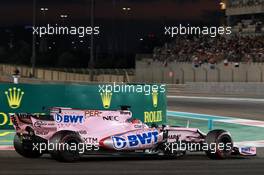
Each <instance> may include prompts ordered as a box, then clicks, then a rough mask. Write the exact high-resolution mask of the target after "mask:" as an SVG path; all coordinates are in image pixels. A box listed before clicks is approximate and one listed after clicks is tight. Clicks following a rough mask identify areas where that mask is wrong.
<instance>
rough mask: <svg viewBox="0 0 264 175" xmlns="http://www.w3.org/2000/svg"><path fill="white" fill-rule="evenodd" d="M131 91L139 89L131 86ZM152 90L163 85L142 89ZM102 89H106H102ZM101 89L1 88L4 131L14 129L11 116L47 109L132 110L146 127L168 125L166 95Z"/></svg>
mask: <svg viewBox="0 0 264 175" xmlns="http://www.w3.org/2000/svg"><path fill="white" fill-rule="evenodd" d="M129 86H130V87H131V88H132V87H134V88H135V87H136V86H138V85H129ZM140 86H144V87H148V88H146V89H152V87H153V86H155V87H156V86H160V85H158V84H157V85H145V84H144V85H140ZM101 87H102V85H101ZM100 89H101V88H99V85H64V84H56V85H52V84H16V85H15V84H8V83H6V84H4V83H1V84H0V129H13V126H12V123H11V121H10V119H9V116H8V114H9V113H18V112H21V113H44V112H47V111H45V110H43V107H46V108H47V107H54V106H56V107H71V108H79V109H98V110H117V109H120V105H129V106H131V109H130V110H131V111H132V112H133V117H134V118H138V119H140V120H142V121H143V122H145V123H149V124H151V123H164V122H166V107H167V102H166V92H163V93H162V92H159V91H158V92H156V93H152V92H150V93H147V94H148V95H145V94H146V93H138V92H139V91H137V92H132V91H122V92H117V91H112V92H111V93H110V92H108V93H105V92H103V91H102V89H101V90H100Z"/></svg>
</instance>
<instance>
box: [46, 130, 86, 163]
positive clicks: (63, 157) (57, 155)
mask: <svg viewBox="0 0 264 175" xmlns="http://www.w3.org/2000/svg"><path fill="white" fill-rule="evenodd" d="M49 142H50V144H52V145H53V148H54V149H52V150H49V152H50V154H51V156H52V157H53V158H54V159H56V160H58V161H61V162H75V161H78V160H79V159H80V153H79V150H78V144H80V143H82V140H81V137H80V135H79V134H78V133H76V132H74V131H58V132H56V133H55V134H54V135H53V136H52V137H51V139H50V140H49ZM72 144H75V145H76V149H74V150H73V149H71V148H70V147H71V145H72ZM67 145H68V146H69V147H67Z"/></svg>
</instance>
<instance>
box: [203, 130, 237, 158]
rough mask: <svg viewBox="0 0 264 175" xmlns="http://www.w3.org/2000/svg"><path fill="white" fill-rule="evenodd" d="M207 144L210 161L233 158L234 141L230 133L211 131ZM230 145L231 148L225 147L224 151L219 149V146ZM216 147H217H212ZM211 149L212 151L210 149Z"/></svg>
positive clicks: (206, 139) (207, 137) (206, 140)
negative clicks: (221, 144)
mask: <svg viewBox="0 0 264 175" xmlns="http://www.w3.org/2000/svg"><path fill="white" fill-rule="evenodd" d="M205 142H206V143H207V144H208V146H209V149H208V150H206V151H205V152H206V155H207V156H208V157H209V158H210V159H227V158H229V157H230V156H231V154H232V150H233V140H232V137H231V135H230V133H229V132H227V131H225V130H221V129H219V130H212V131H210V132H209V133H208V134H207V136H206V138H205ZM220 143H223V144H225V145H226V144H228V145H229V146H230V147H228V148H227V147H225V148H224V149H219V144H220ZM211 145H215V146H216V147H213V148H214V149H212V147H210V146H211ZM210 148H211V149H210Z"/></svg>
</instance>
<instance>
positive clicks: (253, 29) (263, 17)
mask: <svg viewBox="0 0 264 175" xmlns="http://www.w3.org/2000/svg"><path fill="white" fill-rule="evenodd" d="M223 3H224V4H225V8H226V9H225V10H226V16H227V25H229V26H232V28H233V33H234V34H237V33H239V34H241V35H264V0H224V1H223Z"/></svg>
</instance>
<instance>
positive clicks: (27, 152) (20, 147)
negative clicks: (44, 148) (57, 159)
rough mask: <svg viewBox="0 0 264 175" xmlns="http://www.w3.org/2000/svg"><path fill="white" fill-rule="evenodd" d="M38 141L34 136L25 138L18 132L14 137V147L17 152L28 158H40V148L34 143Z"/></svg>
mask: <svg viewBox="0 0 264 175" xmlns="http://www.w3.org/2000/svg"><path fill="white" fill-rule="evenodd" d="M36 143H37V142H36V141H35V139H34V137H32V138H30V137H29V138H28V139H24V138H23V137H22V136H19V135H18V134H16V135H15V137H14V148H15V150H16V152H17V153H18V154H20V155H22V156H23V157H27V158H38V157H40V156H41V155H42V153H40V151H39V150H37V149H35V148H34V144H36Z"/></svg>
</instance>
